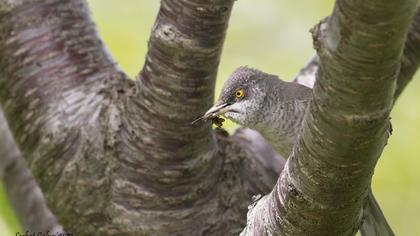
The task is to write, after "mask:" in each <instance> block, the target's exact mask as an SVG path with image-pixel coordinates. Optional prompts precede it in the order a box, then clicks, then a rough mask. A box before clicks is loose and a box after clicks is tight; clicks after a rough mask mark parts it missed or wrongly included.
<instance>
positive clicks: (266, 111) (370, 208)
mask: <svg viewBox="0 0 420 236" xmlns="http://www.w3.org/2000/svg"><path fill="white" fill-rule="evenodd" d="M238 89H243V90H244V91H245V96H244V97H243V98H241V99H237V98H235V97H234V94H235V91H237V90H238ZM311 100H312V89H310V88H308V87H305V86H304V85H300V84H297V83H290V82H285V81H282V80H280V79H279V78H278V77H277V76H275V75H270V74H267V73H264V72H262V71H259V70H255V69H251V68H248V67H240V68H238V69H237V70H236V71H235V72H234V73H233V74H232V75H231V76H230V77H229V79H228V80H227V81H226V82H225V84H224V86H223V88H222V92H221V95H220V97H219V101H218V103H219V104H229V105H230V104H231V105H230V107H231V108H232V110H233V111H230V112H226V113H225V116H226V117H227V118H229V119H231V120H233V121H234V122H236V123H238V124H240V125H243V126H245V127H249V128H252V129H255V130H257V131H259V132H260V133H261V134H262V135H263V136H264V138H265V139H266V140H267V141H268V142H269V143H270V144H271V145H272V146H273V148H274V149H275V150H276V151H277V152H278V153H279V154H280V155H282V156H283V157H286V158H287V157H288V156H289V155H290V153H291V152H292V149H293V146H294V144H295V142H296V140H297V138H298V136H299V134H300V132H301V129H302V125H303V120H304V117H305V113H306V110H307V109H308V106H309V104H310V102H311ZM364 217H365V220H364V222H363V224H362V226H361V235H362V236H393V235H394V234H393V232H392V230H391V228H390V227H389V225H388V223H387V221H386V219H385V217H384V215H383V214H382V211H381V209H380V208H379V205H378V203H377V202H376V200H375V198H374V197H373V193H372V192H371V190H369V193H368V199H367V202H366V206H365V208H364Z"/></svg>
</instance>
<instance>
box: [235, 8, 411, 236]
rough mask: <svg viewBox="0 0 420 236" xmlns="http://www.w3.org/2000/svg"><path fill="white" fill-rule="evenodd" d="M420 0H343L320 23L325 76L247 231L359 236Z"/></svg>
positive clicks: (317, 35)
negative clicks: (277, 179) (405, 43)
mask: <svg viewBox="0 0 420 236" xmlns="http://www.w3.org/2000/svg"><path fill="white" fill-rule="evenodd" d="M416 4H417V1H412V0H407V1H392V2H390V1H380V0H379V1H369V2H366V1H360V0H354V1H352V0H338V1H337V2H336V5H335V8H334V11H333V14H332V16H331V17H329V18H327V19H325V20H323V21H321V22H320V23H319V24H318V25H317V26H316V27H315V29H314V30H313V37H314V45H315V48H316V50H317V52H318V55H319V69H318V73H317V77H318V78H317V80H316V83H315V87H314V98H313V100H312V102H311V105H310V108H309V111H308V113H307V115H306V118H305V124H304V128H303V132H302V135H301V137H300V138H299V140H298V143H297V145H296V146H295V148H294V152H293V154H292V155H291V157H290V158H289V160H288V161H287V163H286V165H285V169H284V171H283V172H282V173H281V175H280V178H279V181H278V182H277V184H276V186H275V188H274V189H273V191H272V192H271V193H270V194H269V195H267V196H265V197H264V198H262V199H261V200H259V201H258V202H257V203H256V204H255V205H254V206H253V209H252V210H251V211H250V213H249V214H248V224H247V227H246V228H245V230H244V231H243V232H242V234H243V235H277V234H281V235H354V234H355V233H356V231H357V230H358V229H359V227H360V224H361V221H362V215H363V214H362V208H363V205H364V202H365V199H366V195H367V190H368V187H369V185H370V180H371V176H372V174H373V169H374V167H375V164H376V162H377V160H378V158H379V156H380V154H381V152H382V149H383V147H384V145H385V144H386V141H387V138H388V132H387V130H388V129H389V126H390V124H389V113H390V111H391V107H392V104H393V96H394V90H395V85H396V80H397V77H398V74H399V69H400V61H401V55H402V51H403V46H404V42H405V38H406V33H407V29H408V27H409V25H410V22H411V18H412V15H413V13H414V10H415V7H416ZM311 66H313V63H309V67H311ZM338 140H339V141H338Z"/></svg>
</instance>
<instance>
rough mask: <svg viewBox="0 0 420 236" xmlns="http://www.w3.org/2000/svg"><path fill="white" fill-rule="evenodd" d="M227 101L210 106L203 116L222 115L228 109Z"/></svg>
mask: <svg viewBox="0 0 420 236" xmlns="http://www.w3.org/2000/svg"><path fill="white" fill-rule="evenodd" d="M230 105H231V104H229V103H216V104H215V105H214V106H212V107H211V108H210V109H209V110H208V111H207V112H206V113H205V114H204V116H203V118H206V119H208V118H213V117H216V116H219V115H223V114H225V113H226V112H228V111H229V106H230Z"/></svg>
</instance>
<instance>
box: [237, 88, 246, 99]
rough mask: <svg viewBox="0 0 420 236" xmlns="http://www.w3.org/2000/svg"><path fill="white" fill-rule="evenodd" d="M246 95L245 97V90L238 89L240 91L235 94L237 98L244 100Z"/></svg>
mask: <svg viewBox="0 0 420 236" xmlns="http://www.w3.org/2000/svg"><path fill="white" fill-rule="evenodd" d="M244 95H245V92H244V90H243V89H238V90H236V92H235V97H236V98H242V97H243V96H244Z"/></svg>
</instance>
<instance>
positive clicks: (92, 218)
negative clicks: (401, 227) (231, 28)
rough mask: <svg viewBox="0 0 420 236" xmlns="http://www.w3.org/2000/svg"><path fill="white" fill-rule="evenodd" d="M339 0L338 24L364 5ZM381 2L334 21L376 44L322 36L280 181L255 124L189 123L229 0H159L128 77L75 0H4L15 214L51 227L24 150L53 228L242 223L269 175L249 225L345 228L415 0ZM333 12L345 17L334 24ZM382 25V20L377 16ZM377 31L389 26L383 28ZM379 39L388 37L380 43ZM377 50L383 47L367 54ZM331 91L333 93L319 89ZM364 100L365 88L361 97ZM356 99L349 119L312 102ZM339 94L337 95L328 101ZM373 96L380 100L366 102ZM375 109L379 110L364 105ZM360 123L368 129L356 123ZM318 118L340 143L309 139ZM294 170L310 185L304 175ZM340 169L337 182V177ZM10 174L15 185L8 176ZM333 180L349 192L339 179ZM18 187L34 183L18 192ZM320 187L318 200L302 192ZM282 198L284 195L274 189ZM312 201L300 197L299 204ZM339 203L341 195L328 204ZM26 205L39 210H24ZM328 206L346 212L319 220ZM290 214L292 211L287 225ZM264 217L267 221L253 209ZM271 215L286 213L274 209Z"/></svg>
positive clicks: (1, 74)
mask: <svg viewBox="0 0 420 236" xmlns="http://www.w3.org/2000/svg"><path fill="white" fill-rule="evenodd" d="M338 3H341V5H340V6H341V7H342V8H339V7H336V13H335V15H334V16H333V17H332V18H331V19H330V20H329V23H325V22H324V23H323V24H321V25H320V26H328V27H331V26H332V25H335V26H334V27H336V29H338V28H340V29H341V28H343V29H344V27H343V25H345V24H347V23H348V22H347V23H346V20H348V19H345V18H342V16H343V14H341V13H342V12H340V11H339V10H346V11H348V10H349V9H350V10H351V9H352V7H354V6H356V5H357V4H361V3H360V2H358V1H338ZM344 3H346V4H347V5H346V4H344ZM350 3H351V4H350ZM352 4H356V5H352ZM382 4H383V6H381V5H380V4H379V5H375V6H372V5H369V6H371V7H372V8H367V6H363V7H359V8H357V9H358V11H355V13H352V14H354V15H352V19H353V18H354V19H365V18H366V19H370V18H369V17H367V16H366V15H363V14H367V13H368V12H373V11H374V12H375V14H376V13H377V16H381V17H380V18H378V19H382V20H384V19H385V22H386V23H387V24H385V25H376V24H372V25H371V24H367V26H366V27H365V25H364V23H363V22H364V21H363V20H360V22H359V21H355V22H356V23H355V27H356V30H354V29H350V28H348V27H347V28H346V29H347V31H345V32H347V33H349V32H350V33H351V32H356V31H357V30H358V29H360V28H361V29H363V30H365V29H367V31H366V32H364V31H363V33H368V34H369V35H371V38H370V39H369V38H368V40H372V41H374V42H375V45H376V46H378V45H379V47H380V48H381V53H378V52H377V51H376V50H375V49H374V48H375V47H373V49H372V48H370V49H369V48H368V49H369V50H366V51H362V54H363V55H362V56H363V57H362V58H364V59H366V60H364V61H362V62H363V63H360V61H357V60H355V58H353V59H352V58H351V57H350V58H348V57H342V55H347V54H344V53H343V52H341V51H339V50H338V49H340V50H344V51H350V50H352V47H353V46H354V45H359V46H360V47H364V45H365V44H366V43H367V42H366V41H363V40H364V39H366V38H363V37H361V36H360V37H356V36H354V37H353V36H351V34H347V33H346V35H344V36H345V37H344V39H346V40H338V39H337V37H329V38H332V39H333V40H330V41H328V42H327V41H325V40H324V39H322V38H319V39H318V40H319V42H320V44H319V46H320V56H321V64H320V65H321V66H320V68H321V69H320V77H319V80H320V82H319V83H318V86H317V87H316V92H315V98H316V100H315V101H316V102H315V103H314V104H313V105H312V107H311V112H312V113H311V115H310V116H309V115H308V117H307V127H306V128H305V135H304V136H303V137H302V139H301V141H300V143H299V144H300V146H299V147H298V148H297V149H296V153H295V157H292V159H291V160H290V161H289V162H288V164H287V165H286V169H285V171H283V174H282V175H281V178H280V179H279V181H278V182H277V185H276V181H277V179H278V175H279V173H280V172H281V170H282V169H283V166H284V163H285V162H284V160H283V159H282V158H281V157H280V156H279V155H278V154H276V153H275V152H274V151H273V149H272V148H271V147H270V146H269V145H268V144H266V143H265V141H264V140H263V138H262V137H261V136H260V135H259V134H258V133H256V132H255V131H252V130H249V129H241V130H239V131H237V132H236V133H235V134H234V135H233V136H228V135H227V134H226V132H224V131H222V130H216V131H212V130H211V127H210V124H208V123H201V124H198V125H196V126H191V125H190V122H191V121H192V120H194V119H195V118H196V117H197V116H199V115H200V114H202V113H203V112H204V111H205V110H206V108H208V107H209V106H210V105H211V103H212V101H213V93H214V83H215V79H216V74H217V66H218V63H219V60H220V55H221V50H222V46H223V40H224V37H225V32H226V29H227V24H228V19H229V15H230V12H231V10H232V5H233V1H231V0H229V1H225V0H216V1H210V0H180V1H172V0H163V1H162V2H161V8H160V11H159V14H158V17H157V20H156V22H155V25H154V27H153V30H152V33H151V38H150V40H149V52H148V54H147V57H146V64H145V65H144V67H143V69H142V70H141V72H140V73H139V76H138V78H137V80H136V82H133V81H131V80H128V79H127V78H126V76H125V74H124V73H123V72H121V71H120V70H119V69H118V67H117V66H116V65H115V62H114V61H113V60H112V58H111V57H110V56H109V55H108V54H107V52H106V50H105V49H104V46H103V45H102V42H101V41H100V39H99V38H98V36H97V32H96V29H95V26H94V24H93V22H92V21H91V19H90V16H89V13H88V8H87V6H86V3H85V2H84V1H83V0H46V1H41V0H23V1H0V22H7V24H3V23H1V24H0V65H1V66H0V104H1V106H2V107H3V109H4V111H5V116H6V118H7V120H8V123H9V125H10V128H11V131H12V133H13V136H14V138H15V140H16V143H17V144H18V146H19V148H20V150H21V152H19V149H18V148H17V147H16V146H15V145H13V138H12V136H11V135H10V133H9V131H8V130H7V125H6V123H5V122H4V121H2V119H0V132H1V133H0V135H2V136H1V137H2V138H0V154H4V155H2V156H1V157H2V158H1V159H0V173H5V174H4V176H3V178H4V181H5V183H6V188H7V190H8V194H9V197H10V198H11V199H13V200H14V201H12V202H14V203H13V204H14V205H15V208H16V210H17V212H18V216H19V217H20V219H21V222H23V223H24V226H25V227H26V228H27V229H29V230H34V231H39V230H47V229H49V230H54V231H61V230H62V229H61V226H60V225H59V224H58V223H57V221H56V218H54V216H53V215H52V214H51V212H50V211H49V210H48V208H47V207H46V206H45V202H44V200H43V198H42V195H41V194H40V192H39V190H38V188H37V186H36V184H35V182H34V180H33V179H32V177H31V175H30V172H29V171H27V170H26V167H25V166H26V165H28V166H29V168H30V169H31V171H32V174H33V176H34V177H35V179H36V181H37V182H38V184H39V186H40V188H41V189H42V192H43V193H44V194H45V199H46V202H47V204H48V206H49V207H50V209H51V211H52V212H53V213H54V214H55V215H56V217H57V218H58V220H59V222H60V223H61V224H62V225H63V226H64V229H65V230H66V231H68V232H71V233H74V234H75V235H88V234H95V235H96V234H101V235H168V234H171V235H176V234H181V235H237V234H238V233H239V232H240V231H241V230H242V228H243V227H244V226H245V224H246V217H245V216H246V212H247V207H248V205H249V204H251V203H252V201H255V200H258V199H259V197H254V198H252V196H254V195H258V194H267V193H269V192H270V191H271V189H272V187H273V186H275V185H276V187H275V189H274V191H272V192H271V194H270V195H268V197H264V198H263V201H259V202H258V204H257V206H258V207H254V209H253V210H252V211H251V214H250V216H264V217H261V218H255V219H254V220H256V221H253V218H252V217H249V219H248V220H249V221H248V225H247V228H246V230H247V231H245V232H248V233H250V232H254V233H255V234H256V235H260V234H262V235H263V234H265V233H267V232H278V233H280V232H279V231H278V230H281V234H284V235H289V234H293V233H295V234H293V235H298V234H299V233H302V232H315V235H316V234H322V233H325V232H326V231H325V229H326V228H329V229H332V230H333V231H331V232H332V233H341V232H345V233H347V234H351V233H353V232H354V231H355V230H357V227H358V224H359V223H360V218H358V217H359V216H360V209H361V205H362V204H363V200H364V199H363V197H364V193H365V190H366V186H367V184H368V183H369V180H370V174H371V171H372V169H373V167H374V164H375V162H376V160H377V158H378V155H379V153H380V151H381V150H382V146H381V145H383V142H384V141H385V140H384V139H385V136H384V134H383V132H382V131H385V126H386V124H387V123H386V121H387V119H386V118H387V114H388V112H389V108H390V106H391V105H390V103H391V102H392V99H391V97H392V95H390V94H389V93H391V92H393V90H392V89H393V87H392V85H393V82H395V75H396V73H395V71H396V70H397V69H398V64H399V55H400V53H401V45H402V44H403V42H404V41H403V40H404V35H405V34H404V33H405V29H406V26H407V25H408V21H409V15H408V14H400V13H401V11H402V8H403V7H407V9H409V6H412V5H413V3H412V1H400V2H398V4H397V3H395V4H394V3H386V4H385V3H382ZM393 4H394V5H395V6H394V5H393ZM410 4H411V5H410ZM391 5H392V6H391ZM391 7H392V9H393V11H392V12H390V11H388V10H387V9H390V8H391ZM375 9H376V10H375ZM384 9H385V10H384ZM408 12H410V11H408ZM337 19H344V20H343V22H341V21H340V23H336V20H337ZM378 19H373V21H375V20H378ZM397 19H398V21H397ZM365 23H366V22H365ZM352 24H353V23H352ZM362 26H363V28H362ZM388 26H389V27H391V28H390V29H393V30H392V31H387V30H383V29H384V28H385V29H388V28H387V27H388ZM370 30H373V31H370ZM317 32H319V31H317ZM343 32H344V31H343ZM357 32H359V31H357ZM357 32H356V34H355V35H357ZM360 32H362V31H360ZM378 32H379V33H378ZM381 32H391V33H389V35H388V34H387V35H386V36H387V37H382V36H381V35H380V33H381ZM413 32H414V31H413ZM327 33H328V34H325V32H322V33H321V34H318V36H319V35H324V36H325V35H328V36H331V35H333V36H337V35H335V34H336V33H337V31H329V29H327ZM413 35H414V36H412V37H411V38H410V36H409V39H410V40H408V41H407V43H409V44H410V45H412V48H409V47H407V46H406V51H404V53H405V54H404V55H409V54H410V55H411V56H410V63H409V64H407V67H406V68H405V67H404V66H402V67H401V70H402V72H401V73H400V74H401V75H403V74H404V78H405V81H408V80H409V79H410V78H411V77H412V75H413V73H414V71H415V70H416V69H417V67H418V63H419V62H418V61H419V60H418V58H419V56H418V54H419V53H418V52H419V51H420V50H418V44H417V41H416V40H418V37H416V35H417V33H414V34H413ZM359 40H361V41H360V42H359ZM337 42H342V43H340V44H337V45H338V46H337V45H335V46H337V47H336V48H335V47H333V48H330V46H331V45H330V43H337ZM348 42H351V43H352V44H349V43H348ZM353 43H354V44H353ZM381 43H386V44H387V45H389V46H390V48H389V49H386V50H385V49H383V47H381V45H382V44H381ZM413 43H414V44H413ZM349 45H350V46H349ZM327 46H328V47H327ZM407 48H408V49H407ZM337 50H338V51H337ZM326 52H328V53H326ZM382 53H383V54H382ZM348 55H350V56H351V55H354V54H353V53H349V54H348ZM384 55H385V56H386V57H383V56H384ZM358 56H360V55H358ZM378 57H380V58H385V60H380V63H376V62H377V61H378V60H377V59H378ZM343 58H344V59H343ZM334 59H337V60H334ZM348 60H349V61H348ZM344 62H345V63H344ZM348 62H355V63H354V64H353V63H350V64H349V63H348ZM366 62H375V63H373V64H369V63H367V64H365V63H366ZM404 63H405V60H403V65H404ZM366 65H370V66H369V68H365V67H366ZM340 68H344V69H345V71H353V70H354V68H357V70H355V71H360V73H358V74H357V75H356V74H351V73H344V74H340V73H338V72H337V71H339V70H338V69H340ZM404 68H405V69H404ZM403 71H411V72H407V73H406V74H405V73H403ZM368 72H369V73H368ZM379 72H380V73H379ZM392 72H394V74H392ZM332 75H334V76H332ZM350 79H351V80H350ZM374 79H376V81H377V82H378V81H381V82H380V83H381V86H383V88H384V90H383V91H386V92H384V93H382V92H380V91H379V90H377V89H374V90H372V91H374V92H372V94H370V95H372V96H371V97H370V96H369V97H366V96H365V97H359V98H358V99H357V100H352V101H350V102H349V101H348V99H347V98H348V97H347V95H348V94H349V93H350V92H352V91H353V90H352V89H354V87H348V86H356V85H358V84H363V85H365V86H366V89H368V88H371V85H372V84H371V83H373V82H372V81H373V80H374ZM348 81H353V82H354V84H351V83H348ZM356 87H357V86H356ZM400 87H401V89H402V88H403V86H400ZM325 88H334V89H325ZM344 88H346V89H344ZM320 91H322V93H320ZM336 91H338V92H336ZM343 91H344V93H341V92H343ZM381 91H382V90H381ZM332 96H334V97H339V98H342V100H339V103H329V102H328V101H329V100H328V99H329V98H331V97H332ZM390 96H391V97H390ZM366 100H369V101H372V103H369V104H364V102H365V101H366ZM351 102H353V103H351ZM339 105H340V106H339ZM370 105H372V106H370ZM358 106H360V109H361V110H362V111H366V112H367V114H365V115H366V116H357V117H359V118H361V119H357V121H358V122H356V123H357V124H355V123H354V122H355V119H349V120H350V121H351V122H343V121H347V120H346V119H339V118H340V117H338V118H337V117H336V116H329V117H324V116H322V119H315V118H317V117H318V118H320V116H319V114H320V110H319V109H318V108H320V107H321V108H322V109H323V111H324V110H325V111H327V113H326V114H332V111H339V112H346V115H343V116H341V117H350V118H352V117H354V114H355V113H354V110H355V109H359V107H358ZM367 106H369V107H367ZM381 106H382V107H381ZM343 107H347V108H348V109H346V110H345V111H343V110H340V109H342V108H343ZM378 107H381V109H379V110H378V112H375V111H376V110H375V109H378ZM372 114H382V115H380V116H375V119H371V118H369V117H370V115H372ZM359 115H360V114H359ZM368 115H369V116H368ZM364 117H366V118H367V119H368V120H367V121H366V119H362V118H364ZM376 118H377V119H376ZM327 121H328V122H327ZM365 121H366V122H365ZM317 122H322V123H317ZM324 123H328V125H327V124H324ZM331 124H333V125H335V126H336V127H346V128H347V129H348V132H346V134H347V133H348V134H349V135H344V134H343V133H339V134H337V133H335V132H333V131H331V130H330V129H329V127H330V126H329V125H331ZM367 126H369V127H367ZM365 128H366V129H365ZM368 128H369V129H374V131H375V132H371V130H369V134H367V131H368ZM319 132H322V134H323V135H325V137H329V139H331V138H332V137H335V138H336V139H335V140H341V139H342V140H343V142H342V143H341V145H342V146H341V148H343V147H345V148H343V149H342V150H341V149H340V150H338V149H337V148H338V147H337V145H339V143H336V144H335V145H332V144H331V145H330V146H328V150H321V151H322V152H320V149H319V147H320V146H319V145H320V144H319V143H318V142H316V143H315V142H314V140H317V137H316V136H318V135H319V134H320V133H319ZM350 134H357V135H354V136H352V135H350ZM343 135H344V136H343ZM355 139H357V140H359V141H360V140H364V141H366V143H365V142H362V143H360V142H356V140H355ZM353 141H354V142H353ZM351 143H353V144H354V145H353V144H351ZM304 144H305V145H304ZM356 144H357V145H356ZM365 144H369V145H365ZM308 145H309V146H308ZM308 148H309V149H310V150H309V149H308ZM349 148H351V149H352V150H356V151H353V153H352V154H354V155H353V156H352V159H351V158H349V156H346V155H347V154H348V152H346V151H348V149H349ZM354 148H356V149H354ZM20 153H22V154H20ZM333 154H337V155H333ZM20 155H22V156H23V157H24V158H25V160H26V162H25V161H24V160H23V159H19V156H20ZM298 156H299V159H297V157H298ZM336 157H340V158H336ZM298 160H300V161H298ZM12 163H13V164H12ZM314 163H317V164H318V165H314ZM355 163H357V164H360V165H357V166H356V165H353V164H355ZM362 164H363V168H361V166H362ZM349 166H350V167H349ZM326 167H328V170H327V171H325V168H326ZM344 167H349V168H348V169H347V168H344ZM352 171H356V172H352ZM305 176H306V177H308V176H310V177H311V179H312V180H314V181H318V183H322V185H316V184H315V185H313V184H314V182H311V181H310V180H308V179H307V178H306V177H305ZM337 178H340V180H343V181H341V182H340V183H337V180H336V179H337ZM334 181H335V182H334ZM19 183H22V185H21V186H16V185H19ZM321 186H322V188H321ZM349 186H350V187H349ZM344 187H346V189H350V190H351V191H350V193H338V194H337V192H336V191H337V190H339V189H343V188H344ZM278 190H281V191H278ZM19 191H29V192H31V193H32V194H29V195H21V198H17V196H19V193H20V192H19ZM320 191H322V196H323V198H322V202H319V200H318V199H317V200H316V201H315V200H314V196H317V195H318V194H319V193H320ZM278 194H281V195H278ZM335 197H337V198H336V199H335ZM279 199H280V200H282V201H283V202H281V203H282V204H283V203H287V204H285V205H281V204H279V202H278V201H277V200H279ZM19 202H25V203H26V204H24V205H19V204H17V203H19ZM309 202H310V203H313V205H311V206H312V207H307V206H308V205H307V204H308V203H309ZM337 202H339V203H340V205H339V206H343V207H341V208H340V209H337V208H336V206H337ZM264 203H267V204H269V205H264ZM334 204H335V205H334ZM263 205H264V207H261V206H263ZM280 206H281V207H284V208H279V207H280ZM324 207H325V208H324ZM258 209H263V210H264V209H265V210H266V211H263V212H257V211H258ZM279 209H287V212H288V214H281V215H280V216H281V217H280V218H270V217H272V216H274V215H270V214H271V213H272V212H277V210H279ZM280 212H284V211H280ZM262 213H263V214H267V215H261V214H262ZM27 214H29V215H33V216H36V217H35V219H34V218H30V219H27V218H25V217H26V216H27ZM336 215H340V217H338V218H337V219H340V222H342V224H340V225H337V224H336V223H334V224H331V221H329V220H328V219H331V217H335V216H336ZM301 216H304V217H301ZM296 217H301V218H299V219H303V221H302V222H303V223H302V224H300V225H295V224H294V223H293V222H294V221H293V219H296ZM269 219H271V220H273V221H271V222H267V221H265V220H269ZM277 219H284V220H285V221H282V222H280V224H279V222H277V221H276V220H277ZM330 227H331V228H330ZM334 227H335V228H334ZM349 227H350V228H349ZM312 230H313V231H312ZM328 232H330V231H328Z"/></svg>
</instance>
